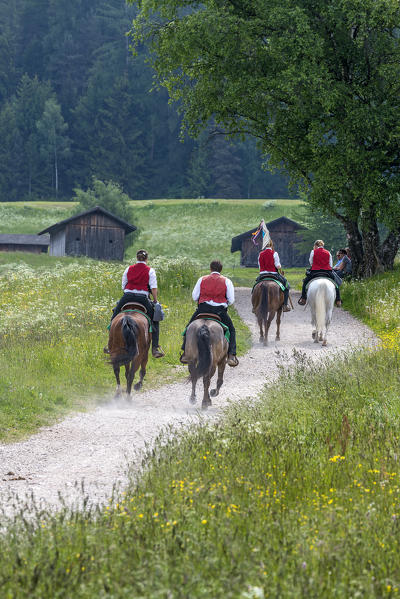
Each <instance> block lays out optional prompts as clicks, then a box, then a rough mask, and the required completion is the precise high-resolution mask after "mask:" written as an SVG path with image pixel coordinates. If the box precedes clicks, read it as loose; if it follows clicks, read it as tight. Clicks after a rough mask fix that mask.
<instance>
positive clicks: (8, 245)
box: [0, 234, 50, 254]
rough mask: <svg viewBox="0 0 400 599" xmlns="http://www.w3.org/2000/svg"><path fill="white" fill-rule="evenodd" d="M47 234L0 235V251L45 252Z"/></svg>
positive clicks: (47, 241) (48, 241)
mask: <svg viewBox="0 0 400 599" xmlns="http://www.w3.org/2000/svg"><path fill="white" fill-rule="evenodd" d="M49 244H50V236H49V235H42V236H40V235H18V234H16V235H6V234H5V235H0V252H32V253H34V254H41V253H42V252H43V253H47V250H48V247H49Z"/></svg>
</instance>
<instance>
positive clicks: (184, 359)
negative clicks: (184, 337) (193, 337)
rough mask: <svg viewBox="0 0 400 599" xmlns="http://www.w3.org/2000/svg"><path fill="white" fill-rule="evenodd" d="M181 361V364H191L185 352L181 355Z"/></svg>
mask: <svg viewBox="0 0 400 599" xmlns="http://www.w3.org/2000/svg"><path fill="white" fill-rule="evenodd" d="M179 362H180V363H181V364H189V360H188V359H187V357H186V356H185V352H182V353H181V355H180V356H179Z"/></svg>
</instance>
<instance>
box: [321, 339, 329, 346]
mask: <svg viewBox="0 0 400 599" xmlns="http://www.w3.org/2000/svg"><path fill="white" fill-rule="evenodd" d="M327 345H328V343H327V341H326V339H324V340H323V342H322V347H326V346H327Z"/></svg>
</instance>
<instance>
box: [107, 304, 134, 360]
mask: <svg viewBox="0 0 400 599" xmlns="http://www.w3.org/2000/svg"><path fill="white" fill-rule="evenodd" d="M121 332H122V337H123V339H124V342H125V350H126V353H122V354H120V355H119V356H115V357H113V358H112V360H111V361H112V364H113V366H122V365H123V364H129V362H130V361H131V360H133V358H134V357H135V356H136V355H137V354H138V352H139V349H138V336H139V327H138V324H137V322H136V321H135V320H134V319H133V318H132V317H131V316H130V315H129V314H125V315H124V316H123V318H122V320H121Z"/></svg>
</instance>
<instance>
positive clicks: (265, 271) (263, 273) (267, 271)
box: [258, 252, 282, 275]
mask: <svg viewBox="0 0 400 599" xmlns="http://www.w3.org/2000/svg"><path fill="white" fill-rule="evenodd" d="M274 264H275V266H276V268H277V269H278V268H282V266H281V261H280V260H279V256H278V252H274ZM258 268H260V254H259V255H258ZM265 274H270V275H272V274H276V272H275V271H274V270H261V271H260V275H265Z"/></svg>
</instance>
